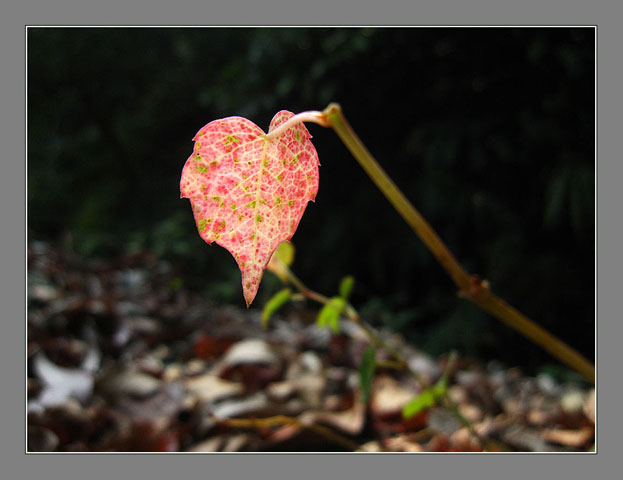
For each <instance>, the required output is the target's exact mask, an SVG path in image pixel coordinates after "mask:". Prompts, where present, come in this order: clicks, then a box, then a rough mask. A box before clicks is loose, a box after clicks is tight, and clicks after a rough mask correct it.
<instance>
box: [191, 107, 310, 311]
mask: <svg viewBox="0 0 623 480" xmlns="http://www.w3.org/2000/svg"><path fill="white" fill-rule="evenodd" d="M293 116H294V114H293V113H292V112H288V111H286V110H282V111H280V112H279V113H277V114H276V115H275V116H274V117H273V119H272V121H271V122H270V128H269V130H268V131H269V133H270V132H272V131H273V130H275V129H276V128H277V127H278V126H279V125H281V124H282V123H283V122H285V121H286V120H288V119H289V118H291V117H293ZM310 138H311V135H310V134H309V132H308V131H307V128H305V125H304V124H303V123H297V124H295V125H294V126H292V127H290V128H288V129H287V130H285V131H284V132H283V133H281V134H278V136H277V137H275V138H270V139H269V138H267V137H266V134H265V133H264V132H263V131H262V129H261V128H260V127H258V126H257V125H255V124H254V123H253V122H251V121H249V120H247V119H246V118H242V117H228V118H223V119H221V120H215V121H213V122H210V123H208V124H207V125H206V126H205V127H203V128H202V129H201V130H199V132H198V133H197V135H195V137H194V138H193V140H195V148H194V151H193V153H192V155H191V156H190V157H189V158H188V160H187V161H186V164H185V165H184V169H183V171H182V179H181V181H180V192H181V197H182V198H189V199H190V203H191V205H192V209H193V214H194V216H195V222H196V224H197V229H198V230H199V235H200V236H201V238H203V239H204V240H205V241H206V242H208V243H209V244H211V243H212V242H216V243H218V244H219V245H221V246H222V247H224V248H226V249H227V250H229V252H230V253H231V254H232V255H233V256H234V258H235V259H236V262H237V263H238V266H239V267H240V271H241V273H242V289H243V293H244V298H245V300H246V302H247V306H249V305H250V304H251V302H252V301H253V299H254V298H255V295H256V294H257V290H258V288H259V285H260V281H261V280H262V276H263V275H264V270H265V268H266V265H267V263H268V261H269V260H270V257H271V255H272V254H273V252H274V251H275V250H276V249H277V247H278V246H279V244H280V243H281V242H282V241H284V240H290V238H292V235H294V232H295V231H296V228H297V227H298V224H299V222H300V220H301V217H302V216H303V212H304V211H305V207H306V206H307V202H309V201H310V200H311V201H313V200H314V199H315V197H316V193H317V192H318V166H319V165H320V163H319V161H318V153H317V152H316V149H315V148H314V145H313V144H312V143H311V141H310V140H309V139H310Z"/></svg>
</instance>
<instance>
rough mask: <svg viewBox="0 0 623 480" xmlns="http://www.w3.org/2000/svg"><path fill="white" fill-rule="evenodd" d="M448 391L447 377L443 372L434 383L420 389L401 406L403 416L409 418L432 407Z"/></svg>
mask: <svg viewBox="0 0 623 480" xmlns="http://www.w3.org/2000/svg"><path fill="white" fill-rule="evenodd" d="M447 391H448V377H447V374H444V375H443V376H442V377H441V378H440V379H439V381H438V382H437V383H435V385H433V386H432V387H429V388H427V389H425V390H422V391H421V392H420V393H419V395H417V396H416V397H415V398H413V399H412V400H410V401H409V402H408V403H407V404H406V405H405V406H404V407H403V408H402V416H403V418H406V419H409V418H411V417H413V416H414V415H417V414H418V413H420V412H421V411H423V410H426V409H427V408H431V407H434V406H435V405H437V402H438V401H439V400H441V399H442V398H443V397H444V396H445V395H446V393H447Z"/></svg>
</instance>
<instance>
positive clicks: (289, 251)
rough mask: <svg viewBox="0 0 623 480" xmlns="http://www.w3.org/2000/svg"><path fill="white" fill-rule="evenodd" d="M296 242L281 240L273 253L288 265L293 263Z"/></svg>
mask: <svg viewBox="0 0 623 480" xmlns="http://www.w3.org/2000/svg"><path fill="white" fill-rule="evenodd" d="M294 251H295V249H294V244H293V243H292V242H288V241H287V240H286V241H285V242H281V243H280V244H279V246H278V247H277V250H275V253H274V254H273V255H274V256H275V257H276V258H277V259H278V260H279V261H280V262H281V263H283V264H284V265H285V266H286V267H289V266H290V265H292V262H293V261H294Z"/></svg>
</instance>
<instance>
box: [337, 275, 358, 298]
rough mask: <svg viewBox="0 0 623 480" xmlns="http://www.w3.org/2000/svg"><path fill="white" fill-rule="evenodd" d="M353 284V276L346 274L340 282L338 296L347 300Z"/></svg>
mask: <svg viewBox="0 0 623 480" xmlns="http://www.w3.org/2000/svg"><path fill="white" fill-rule="evenodd" d="M354 285H355V278H354V277H353V276H352V275H347V276H346V277H344V278H343V279H342V281H341V282H340V297H342V298H343V299H344V300H348V297H349V296H350V294H351V292H352V291H353V286H354Z"/></svg>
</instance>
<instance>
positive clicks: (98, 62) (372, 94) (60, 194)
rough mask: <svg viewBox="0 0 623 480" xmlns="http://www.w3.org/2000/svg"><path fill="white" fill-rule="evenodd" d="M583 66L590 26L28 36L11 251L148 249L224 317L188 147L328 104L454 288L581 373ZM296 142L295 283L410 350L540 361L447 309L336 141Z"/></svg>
mask: <svg viewBox="0 0 623 480" xmlns="http://www.w3.org/2000/svg"><path fill="white" fill-rule="evenodd" d="M594 48H595V45H594V31H593V30H592V29H588V28H551V29H543V28H529V29H522V28H512V29H508V28H506V29H500V28H482V29H474V28H465V29H459V28H448V29H446V28H382V29H375V28H356V29H355V28H205V29H196V28H166V29H159V28H101V29H98V28H95V29H86V28H30V29H28V52H27V53H28V59H27V61H28V225H29V235H30V236H31V237H46V238H56V237H59V236H61V235H65V234H67V233H68V232H69V233H70V234H71V239H72V241H73V245H74V248H76V249H77V250H79V251H80V252H82V253H84V254H87V255H107V254H111V253H115V252H118V251H120V250H132V249H135V250H136V249H143V248H148V249H152V250H154V251H155V252H157V253H158V254H159V255H163V256H165V257H167V258H170V259H173V260H175V261H176V262H179V264H180V265H182V270H181V271H183V272H184V275H183V278H182V281H183V284H184V285H185V286H187V287H191V288H198V289H202V290H203V291H204V292H205V293H206V295H209V296H211V297H212V298H214V299H215V300H217V301H219V302H234V303H236V304H239V305H243V304H244V301H243V300H242V294H241V291H240V290H241V289H240V277H239V272H238V271H237V268H236V266H235V262H233V260H232V259H231V256H230V255H229V254H228V253H227V252H226V251H225V250H224V249H220V248H218V247H212V248H210V247H208V246H207V245H205V244H204V243H203V242H202V240H201V239H200V238H199V236H198V234H197V233H196V229H195V225H194V222H193V219H192V214H191V211H190V207H189V205H188V201H187V200H183V201H182V200H180V199H179V177H180V174H181V169H182V166H183V164H184V162H185V160H186V158H187V157H188V156H189V155H190V153H191V150H192V143H191V139H192V137H193V135H194V134H195V133H196V132H197V130H199V128H201V127H202V126H203V125H204V124H206V123H207V122H209V121H211V120H214V119H216V118H222V117H226V116H230V115H240V116H245V117H248V118H250V119H251V120H253V121H254V122H256V123H257V124H258V125H260V126H262V127H263V128H267V126H268V123H269V121H270V119H271V118H272V115H273V114H274V113H275V112H276V111H278V110H279V109H282V108H285V109H288V110H291V111H294V112H298V111H302V110H306V109H322V108H324V107H325V106H326V105H327V103H329V102H330V101H337V102H339V103H340V104H341V105H342V108H343V110H344V112H345V115H346V116H347V118H348V119H349V121H350V122H351V123H352V125H353V127H354V128H355V130H356V131H357V133H358V134H359V136H360V137H361V138H362V139H363V140H364V142H365V143H366V145H367V146H368V148H369V149H370V150H371V151H372V152H373V154H375V156H376V157H377V159H378V160H379V162H380V163H381V164H382V165H383V166H384V168H385V169H386V170H387V171H388V173H389V174H390V175H391V176H392V178H394V179H395V180H396V182H397V183H398V185H399V186H400V187H401V188H402V189H403V190H404V191H405V193H406V194H407V196H408V197H409V198H410V199H411V200H412V201H413V202H414V204H415V205H416V206H417V208H418V209H419V210H420V211H421V212H422V213H423V214H424V216H425V217H426V218H427V219H428V220H429V221H430V223H431V224H432V225H433V227H434V228H436V229H437V230H438V232H439V234H440V235H441V237H442V238H443V239H444V240H445V241H446V242H447V243H448V246H449V247H450V248H451V249H452V250H453V251H454V252H455V254H456V256H457V258H458V259H459V260H460V261H461V262H462V263H463V264H464V265H465V266H466V267H467V268H468V270H470V271H473V272H474V273H478V274H479V275H481V276H482V277H485V278H487V279H488V280H489V281H490V282H491V285H492V288H493V289H494V291H495V292H496V293H498V294H499V295H501V296H502V297H503V298H505V299H507V300H508V301H509V302H510V303H511V304H513V305H515V306H517V307H518V308H519V309H520V310H522V311H523V312H524V313H526V314H527V315H529V316H531V317H533V318H534V319H535V320H537V321H538V322H540V323H541V324H543V325H544V326H545V327H546V328H548V329H550V330H552V331H553V332H554V333H556V334H557V335H559V336H560V337H561V338H563V339H564V340H566V341H568V342H569V343H570V344H572V345H574V346H575V347H577V348H578V349H580V350H581V351H582V352H583V353H584V354H586V355H587V356H589V357H592V355H593V352H594V335H593V332H594V291H595V288H594V287H595V285H594V255H595V250H594V248H595V245H594V231H595V230H594V229H595V223H594V222H595V213H594V212H595V205H594V193H595V192H594V184H595V183H594V182H595V178H594V149H595V144H594V133H595V123H594V60H595V57H594V56H595V52H594ZM309 128H310V131H311V133H312V135H314V143H315V145H316V147H317V149H318V152H319V155H320V161H321V163H322V167H321V182H320V190H319V194H318V197H317V200H316V203H315V204H310V206H309V207H308V211H307V213H306V215H305V216H304V217H303V220H302V222H301V224H300V226H299V229H298V231H297V233H296V235H295V236H294V239H293V241H294V242H295V244H296V246H297V252H298V256H297V261H296V265H295V270H296V272H297V274H298V275H299V276H300V277H301V278H302V279H304V280H305V282H306V283H307V284H308V285H310V286H312V287H313V288H315V289H317V290H319V291H328V292H330V291H333V289H334V285H336V283H337V282H339V279H340V278H342V276H343V275H344V274H345V273H353V274H354V276H355V278H356V279H357V286H356V288H355V290H354V292H353V297H352V299H351V301H352V302H353V304H355V305H363V308H362V311H367V312H369V313H370V314H371V315H372V317H373V318H377V320H378V321H379V322H384V323H386V324H387V325H389V326H391V327H392V328H395V329H398V330H400V331H402V332H403V333H405V334H407V335H408V336H410V337H412V338H414V339H416V340H417V341H418V343H419V344H420V345H422V346H426V347H427V348H428V349H429V350H430V351H434V352H440V351H447V349H450V348H456V349H458V350H463V351H464V352H465V351H469V353H472V354H475V355H481V356H484V357H488V356H492V357H496V358H499V359H502V360H505V359H506V360H511V361H515V362H516V361H517V358H518V354H521V355H523V357H524V358H525V363H524V365H525V366H527V367H537V366H538V365H540V364H541V363H543V362H544V361H549V358H548V357H547V356H546V355H545V354H543V353H542V352H541V351H540V350H539V349H538V348H537V347H534V346H532V345H530V344H529V342H527V341H524V340H523V339H522V338H518V335H517V334H516V333H515V332H512V331H510V330H509V329H507V328H506V327H504V326H502V325H499V324H498V323H497V321H495V320H493V319H491V318H490V317H488V316H487V315H485V314H483V313H481V312H479V311H476V310H475V308H474V307H473V306H471V305H468V304H466V303H465V302H463V301H460V300H458V299H456V298H455V291H454V287H453V285H452V284H451V282H450V280H449V279H448V278H447V277H446V276H445V274H444V272H443V271H442V270H441V268H439V266H438V265H437V264H436V263H435V261H434V259H433V258H432V256H431V255H430V254H429V253H428V251H426V249H425V247H424V246H423V245H422V244H421V242H419V240H418V239H417V238H416V237H415V235H414V234H413V233H412V232H411V231H410V230H409V228H408V226H407V225H406V224H404V222H403V221H402V220H401V218H400V217H399V216H398V215H397V214H396V213H395V212H394V211H393V210H392V208H391V206H390V205H389V204H388V203H387V201H386V200H385V199H384V198H383V197H382V195H381V194H380V193H379V192H378V191H377V190H376V189H375V188H374V186H373V185H372V183H371V182H370V180H369V179H368V178H367V177H366V176H365V174H364V173H363V171H361V169H360V168H359V167H358V166H357V165H356V163H355V162H354V161H353V159H352V158H351V157H350V155H349V154H348V152H347V151H346V149H345V148H344V146H343V145H341V143H340V142H339V140H338V139H337V137H336V136H335V135H334V134H333V133H332V132H330V131H328V130H324V129H322V128H321V127H318V126H315V125H311V126H310V127H309ZM268 277H272V275H266V278H265V280H267V281H268V284H264V285H263V286H262V287H261V288H260V293H259V295H260V296H259V297H258V305H260V306H261V305H262V301H263V299H264V300H266V299H268V298H270V296H271V295H272V294H274V293H275V292H276V290H277V289H278V288H279V282H278V281H276V282H273V281H272V280H269V279H268ZM262 296H263V297H262Z"/></svg>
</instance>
